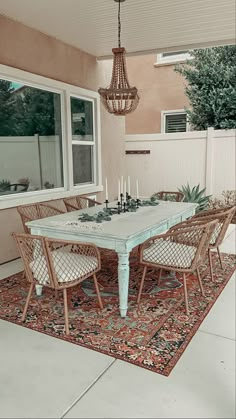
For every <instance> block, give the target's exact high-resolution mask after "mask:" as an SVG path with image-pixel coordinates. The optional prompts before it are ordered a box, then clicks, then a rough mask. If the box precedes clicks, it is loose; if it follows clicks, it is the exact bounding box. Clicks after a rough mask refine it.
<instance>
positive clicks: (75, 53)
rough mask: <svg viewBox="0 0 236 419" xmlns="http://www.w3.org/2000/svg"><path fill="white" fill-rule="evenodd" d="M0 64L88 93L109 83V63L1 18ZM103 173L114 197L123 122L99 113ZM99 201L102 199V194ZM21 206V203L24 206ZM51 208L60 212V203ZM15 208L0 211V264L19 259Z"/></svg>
mask: <svg viewBox="0 0 236 419" xmlns="http://www.w3.org/2000/svg"><path fill="white" fill-rule="evenodd" d="M0 64H4V65H8V66H11V67H15V68H19V69H21V70H25V71H28V72H31V73H35V74H39V75H41V76H45V77H48V78H52V79H55V80H59V81H63V82H65V83H69V84H73V85H76V86H79V87H83V88H87V89H90V90H97V88H98V87H99V86H100V85H101V86H106V85H107V84H108V83H109V78H110V76H111V64H112V63H111V61H106V62H99V63H97V61H96V58H95V57H93V56H91V55H89V54H87V53H84V52H83V51H80V50H79V49H76V48H73V47H71V46H69V45H66V44H64V43H63V42H60V41H58V40H56V39H54V38H51V37H49V36H47V35H44V34H42V33H41V32H38V31H36V30H33V29H30V28H28V27H26V26H24V25H22V24H20V23H18V22H15V21H13V20H11V19H8V18H6V17H4V16H0ZM101 131H102V173H103V179H104V178H105V177H107V178H108V180H109V194H110V197H111V198H113V197H115V194H116V193H117V190H116V189H117V188H116V185H117V178H118V176H119V175H120V173H124V165H125V159H124V157H125V142H124V135H125V122H124V119H123V118H116V117H114V116H111V115H109V114H108V113H107V112H106V111H105V110H103V108H102V109H101ZM97 198H98V199H101V200H102V199H104V196H103V194H102V193H100V194H98V196H97ZM23 203H24V202H22V204H23ZM53 204H54V205H55V204H56V205H59V207H61V208H63V206H64V204H63V203H62V202H61V201H54V203H53ZM22 230H23V229H22V225H21V221H20V217H19V215H18V213H17V211H16V209H15V208H11V209H6V210H1V211H0V264H1V263H4V262H6V261H8V260H11V259H14V258H16V257H18V253H17V249H16V247H15V243H14V240H13V238H12V237H11V233H12V232H13V231H15V232H20V231H22Z"/></svg>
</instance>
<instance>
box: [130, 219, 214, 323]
mask: <svg viewBox="0 0 236 419" xmlns="http://www.w3.org/2000/svg"><path fill="white" fill-rule="evenodd" d="M216 225H217V221H216V220H215V221H211V222H208V223H205V224H203V223H201V224H200V223H199V224H197V225H194V226H186V225H184V226H183V227H182V228H181V227H179V229H178V230H177V231H168V232H167V233H165V234H161V235H158V236H154V237H152V238H149V239H148V240H146V241H145V242H144V243H143V244H142V246H141V251H140V263H141V265H143V266H144V269H143V275H142V280H141V284H140V288H139V293H138V299H137V303H138V304H139V303H140V299H141V294H142V290H143V284H144V280H145V276H146V272H147V269H148V268H152V269H153V268H157V269H159V275H158V284H159V281H160V279H161V274H162V270H163V269H164V270H168V271H175V272H180V273H182V275H183V286H184V299H185V307H186V314H187V315H189V306H188V294H187V283H186V279H187V278H186V276H187V274H189V273H191V272H194V271H196V272H197V278H198V282H199V286H200V289H201V293H202V295H203V296H204V290H203V286H202V281H201V277H200V272H199V267H200V265H201V264H202V263H203V262H204V260H205V257H206V253H207V249H208V246H209V242H210V240H211V237H212V234H213V232H214V230H215V227H216Z"/></svg>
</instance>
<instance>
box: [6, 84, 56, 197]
mask: <svg viewBox="0 0 236 419" xmlns="http://www.w3.org/2000/svg"><path fill="white" fill-rule="evenodd" d="M63 184H64V181H63V165H62V131H61V98H60V95H59V94H57V93H52V92H48V91H45V90H41V89H36V88H34V87H29V86H25V85H23V84H19V83H16V82H14V81H12V82H11V81H7V80H3V79H0V195H7V194H12V193H20V192H26V191H32V190H42V189H48V188H58V187H61V186H63Z"/></svg>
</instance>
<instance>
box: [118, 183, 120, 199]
mask: <svg viewBox="0 0 236 419" xmlns="http://www.w3.org/2000/svg"><path fill="white" fill-rule="evenodd" d="M118 201H120V179H119V180H118Z"/></svg>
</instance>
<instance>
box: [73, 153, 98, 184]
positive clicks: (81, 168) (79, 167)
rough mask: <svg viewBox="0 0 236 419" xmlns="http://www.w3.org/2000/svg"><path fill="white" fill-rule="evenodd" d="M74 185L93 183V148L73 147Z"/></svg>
mask: <svg viewBox="0 0 236 419" xmlns="http://www.w3.org/2000/svg"><path fill="white" fill-rule="evenodd" d="M72 147H73V174H74V185H79V184H81V183H93V146H91V145H73V146H72Z"/></svg>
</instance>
